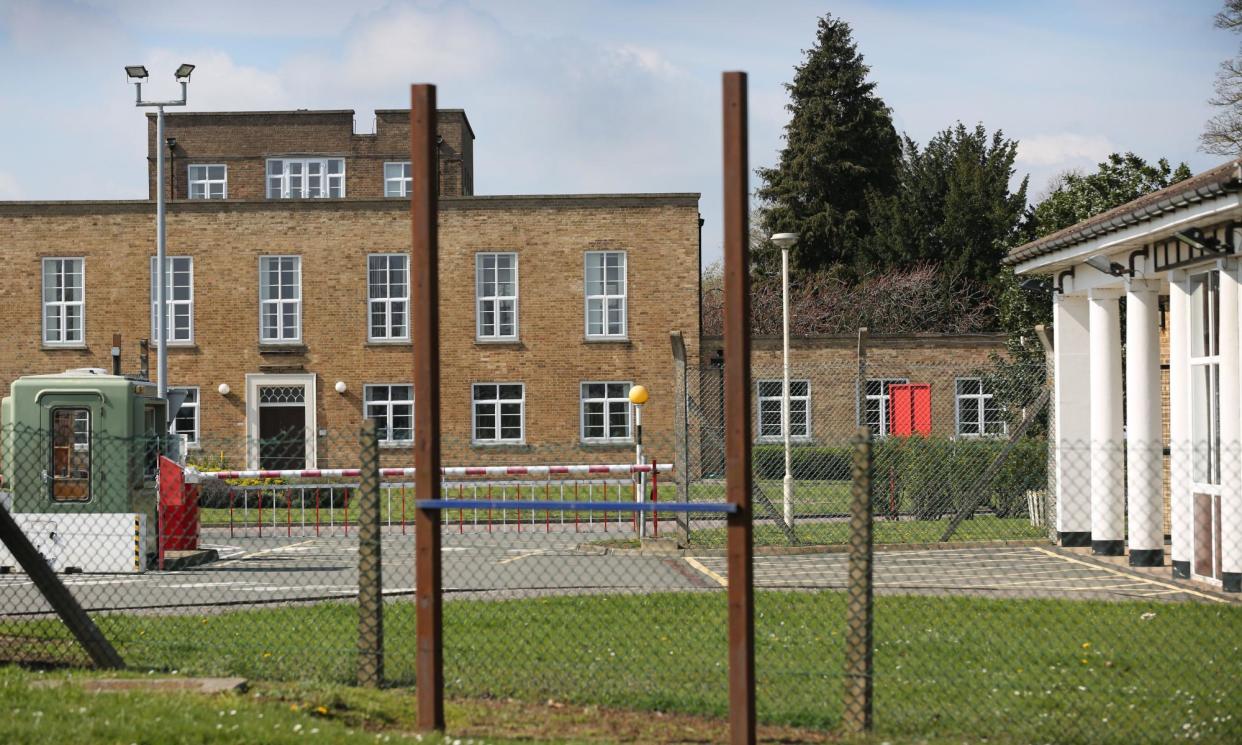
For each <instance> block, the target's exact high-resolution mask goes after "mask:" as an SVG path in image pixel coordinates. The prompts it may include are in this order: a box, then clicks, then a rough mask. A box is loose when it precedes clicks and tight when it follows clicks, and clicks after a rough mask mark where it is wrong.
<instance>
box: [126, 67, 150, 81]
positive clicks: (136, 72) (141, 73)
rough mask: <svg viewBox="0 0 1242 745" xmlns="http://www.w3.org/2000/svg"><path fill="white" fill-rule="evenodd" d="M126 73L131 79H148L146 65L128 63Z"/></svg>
mask: <svg viewBox="0 0 1242 745" xmlns="http://www.w3.org/2000/svg"><path fill="white" fill-rule="evenodd" d="M125 74H126V75H128V76H129V79H130V80H146V79H147V68H146V65H126V66H125Z"/></svg>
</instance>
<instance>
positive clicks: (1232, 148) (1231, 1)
mask: <svg viewBox="0 0 1242 745" xmlns="http://www.w3.org/2000/svg"><path fill="white" fill-rule="evenodd" d="M1216 28H1223V29H1225V30H1227V31H1232V32H1234V33H1239V32H1242V0H1227V2H1226V3H1225V9H1224V10H1222V11H1221V12H1219V13H1217V14H1216ZM1208 103H1210V104H1212V105H1213V106H1217V107H1219V108H1220V109H1221V112H1220V113H1219V114H1217V115H1216V116H1214V117H1212V118H1211V119H1209V120H1208V123H1207V125H1205V127H1204V129H1203V134H1202V135H1201V136H1200V138H1199V139H1200V142H1201V143H1202V144H1201V147H1202V149H1203V150H1204V151H1205V152H1209V153H1215V154H1216V155H1237V154H1238V153H1240V152H1242V49H1240V50H1239V52H1238V55H1237V56H1235V57H1234V58H1233V59H1227V60H1225V61H1224V62H1221V63H1220V69H1219V70H1218V71H1217V72H1216V95H1215V96H1213V97H1212V98H1210V99H1208Z"/></svg>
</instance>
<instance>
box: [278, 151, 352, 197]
mask: <svg viewBox="0 0 1242 745" xmlns="http://www.w3.org/2000/svg"><path fill="white" fill-rule="evenodd" d="M343 196H345V159H344V158H269V159H268V161H267V198H268V199H319V198H323V197H343Z"/></svg>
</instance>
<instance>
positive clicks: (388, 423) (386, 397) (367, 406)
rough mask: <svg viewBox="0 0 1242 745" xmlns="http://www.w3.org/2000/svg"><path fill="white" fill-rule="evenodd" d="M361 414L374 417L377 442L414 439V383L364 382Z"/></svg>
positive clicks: (387, 442)
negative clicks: (370, 383)
mask: <svg viewBox="0 0 1242 745" xmlns="http://www.w3.org/2000/svg"><path fill="white" fill-rule="evenodd" d="M362 397H363V401H364V404H363V416H365V417H366V418H368V419H374V420H375V426H376V431H377V432H378V434H379V441H380V444H381V445H409V444H410V443H412V442H414V386H412V385H364V386H363V387H362Z"/></svg>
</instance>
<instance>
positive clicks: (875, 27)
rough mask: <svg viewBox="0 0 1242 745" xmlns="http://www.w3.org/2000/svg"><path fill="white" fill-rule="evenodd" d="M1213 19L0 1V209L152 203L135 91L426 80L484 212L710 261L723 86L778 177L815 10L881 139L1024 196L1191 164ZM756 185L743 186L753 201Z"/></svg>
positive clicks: (1061, 3) (308, 1)
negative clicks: (994, 179) (853, 51)
mask: <svg viewBox="0 0 1242 745" xmlns="http://www.w3.org/2000/svg"><path fill="white" fill-rule="evenodd" d="M1220 5H1221V3H1220V2H1219V0H1164V1H1163V2H1160V1H1150V0H1079V1H1078V2H1073V1H1070V0H1041V2H1038V3H1036V2H1024V3H995V2H988V1H986V0H944V1H940V2H932V1H931V0H924V1H920V0H884V1H879V0H872V1H871V2H862V1H861V0H851V1H839V2H834V3H822V2H821V3H814V2H802V1H801V0H790V1H786V2H757V1H755V0H751V1H749V2H747V1H740V2H732V1H718V2H711V1H708V0H704V1H701V2H699V1H693V2H692V1H690V0H684V1H674V0H664V1H658V2H657V1H656V0H545V1H538V0H530V1H529V2H514V1H506V0H495V1H493V0H447V1H435V2H418V1H416V0H351V1H350V2H342V1H341V0H333V1H330V2H329V1H323V2H321V1H319V0H297V1H290V0H263V1H261V2H260V1H256V0H211V1H210V2H201V1H199V2H177V1H174V0H76V1H74V0H0V70H4V73H3V74H2V75H0V141H2V142H4V143H6V146H5V147H4V149H3V150H4V157H3V158H0V200H11V199H132V198H143V197H145V195H146V185H145V184H146V182H145V166H144V160H143V159H144V156H145V150H144V148H145V145H144V139H143V135H144V131H145V130H144V126H145V125H144V117H143V113H142V111H140V110H136V109H135V108H134V107H133V89H132V87H130V86H128V85H127V84H126V81H125V76H124V73H123V72H122V69H121V68H122V66H123V65H125V64H136V63H143V64H146V65H147V67H148V68H149V69H150V70H151V73H152V81H151V84H150V85H149V86H147V87H148V88H149V89H151V90H149V94H150V95H160V94H163V93H167V94H168V95H169V96H170V97H174V96H175V93H176V90H175V86H174V84H173V82H172V76H171V72H172V70H173V69H174V68H175V67H176V65H177V63H180V62H182V61H186V62H193V63H195V64H197V65H198V69H197V70H196V71H195V72H194V77H193V82H192V83H191V85H190V105H189V107H188V108H189V110H194V111H211V110H246V109H292V108H332V109H346V108H348V109H354V110H355V111H356V112H357V125H356V127H357V129H358V131H361V132H370V131H373V118H372V115H371V112H372V111H373V110H374V109H376V108H401V107H405V106H408V84H409V83H411V82H434V83H436V84H438V86H439V100H440V104H441V106H444V107H451V108H463V109H465V110H466V112H467V114H468V116H469V117H470V120H471V123H472V124H473V126H474V130H475V134H476V136H477V140H476V144H475V162H476V167H475V173H476V175H475V189H476V192H477V193H480V194H531V193H581V192H640V191H647V192H662V191H697V192H702V193H703V200H702V203H701V204H702V212H703V216H704V217H705V218H706V220H707V223H706V225H705V226H704V254H705V261H708V262H710V261H711V260H713V259H715V258H717V257H719V254H720V240H721V234H720V209H721V207H720V199H719V194H720V125H719V121H720V104H719V95H720V72H721V71H722V70H735V69H740V70H746V71H748V72H749V73H750V86H751V87H750V107H751V108H750V126H751V138H752V139H751V156H750V157H751V163H752V165H754V166H762V165H771V164H773V163H774V162H775V160H776V158H777V153H778V152H779V149H780V147H781V133H782V128H783V127H784V125H785V123H786V121H787V118H788V114H787V112H786V111H785V110H784V105H785V103H786V96H785V91H784V88H783V87H782V85H783V83H785V82H787V81H789V80H790V78H791V76H792V72H793V66H794V65H795V64H797V63H798V62H799V61H800V60H801V58H802V56H803V52H802V50H803V49H805V48H807V47H808V46H810V45H811V43H812V42H813V40H814V33H815V20H816V18H817V17H818V16H819V15H822V14H823V13H824V12H825V11H826V10H831V11H832V12H833V13H835V14H837V15H839V16H840V17H842V18H844V19H845V20H847V21H848V22H849V23H850V24H851V25H852V26H853V28H854V33H855V39H856V41H857V42H858V46H859V49H860V50H861V51H862V53H863V54H864V56H865V58H866V61H867V63H868V64H870V65H871V70H872V77H873V79H874V80H876V81H877V82H878V91H879V94H880V95H881V96H882V97H883V98H884V100H885V101H886V102H887V103H888V105H889V106H890V107H892V109H893V112H894V117H895V121H896V124H897V128H898V129H899V130H901V131H904V132H906V133H908V134H910V135H911V136H912V137H914V138H915V139H916V140H918V141H920V142H923V141H926V140H927V138H928V137H930V136H931V135H933V134H934V133H935V132H937V131H939V130H941V129H943V128H945V127H946V126H949V125H952V124H953V123H954V122H956V121H958V120H961V121H963V122H965V123H967V124H968V125H971V124H974V123H975V122H983V123H984V124H985V125H986V126H987V127H989V128H990V129H996V128H1000V129H1003V130H1004V131H1005V133H1006V134H1007V135H1009V136H1011V137H1015V138H1017V139H1019V140H1020V142H1021V146H1020V149H1019V162H1018V167H1019V170H1020V172H1021V173H1022V174H1026V173H1029V174H1030V176H1031V184H1032V196H1035V195H1038V193H1039V192H1041V191H1042V190H1043V189H1044V188H1045V186H1046V185H1047V182H1048V180H1049V178H1050V177H1051V176H1053V175H1054V174H1055V173H1057V172H1059V171H1062V170H1065V169H1069V168H1090V167H1091V166H1092V165H1093V164H1094V163H1096V162H1097V161H1099V160H1100V159H1102V158H1103V157H1104V156H1105V155H1107V154H1108V153H1109V152H1111V151H1114V150H1119V151H1120V150H1132V151H1134V152H1136V153H1139V154H1140V155H1142V156H1144V157H1147V158H1151V159H1154V158H1156V157H1160V156H1166V157H1168V158H1170V159H1171V160H1173V161H1175V162H1176V161H1179V160H1185V161H1187V162H1188V163H1190V165H1191V167H1192V169H1193V170H1195V171H1199V170H1202V169H1204V168H1207V167H1209V166H1211V165H1214V164H1215V163H1217V162H1219V158H1217V157H1216V156H1208V155H1205V154H1203V153H1201V152H1198V151H1197V149H1196V148H1197V146H1198V135H1199V133H1200V131H1201V130H1202V126H1203V122H1204V121H1205V120H1206V119H1207V118H1208V117H1209V116H1210V115H1211V110H1210V107H1209V106H1208V105H1207V104H1206V99H1207V98H1208V97H1209V96H1210V95H1211V94H1212V81H1213V75H1214V73H1215V70H1216V67H1217V65H1218V63H1219V62H1220V61H1221V60H1222V59H1225V58H1227V57H1230V56H1232V55H1233V54H1234V52H1235V50H1236V49H1237V46H1238V41H1239V39H1238V38H1236V37H1233V36H1231V35H1230V34H1228V33H1227V32H1224V31H1219V30H1216V29H1214V28H1213V27H1212V16H1213V14H1214V13H1215V12H1216V11H1217V10H1218V9H1219V7H1220ZM752 183H753V182H752Z"/></svg>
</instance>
